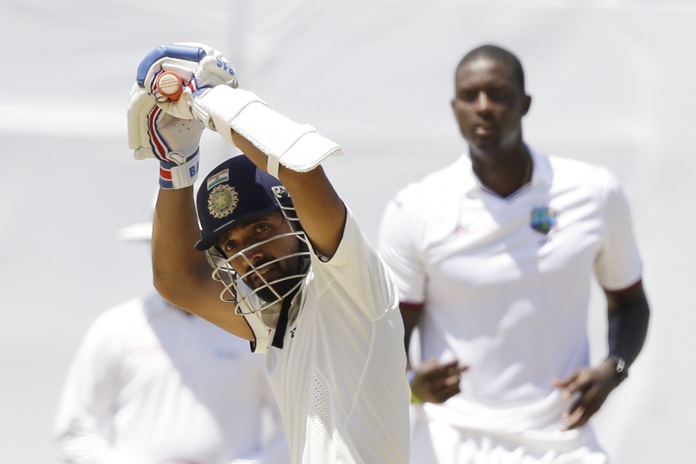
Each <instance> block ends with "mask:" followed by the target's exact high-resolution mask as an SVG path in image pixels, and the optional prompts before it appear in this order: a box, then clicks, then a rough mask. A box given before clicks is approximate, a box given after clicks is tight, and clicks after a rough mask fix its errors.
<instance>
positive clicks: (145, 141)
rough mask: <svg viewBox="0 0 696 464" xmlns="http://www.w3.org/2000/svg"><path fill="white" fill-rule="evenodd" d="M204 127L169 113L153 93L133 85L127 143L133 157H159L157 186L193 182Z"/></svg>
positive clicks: (176, 186)
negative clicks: (159, 104) (159, 103)
mask: <svg viewBox="0 0 696 464" xmlns="http://www.w3.org/2000/svg"><path fill="white" fill-rule="evenodd" d="M203 129H204V127H203V125H202V124H201V123H199V122H198V121H197V120H195V119H180V118H176V117H174V116H172V115H171V114H168V113H167V112H165V111H164V110H163V109H162V108H160V107H159V106H158V105H157V104H156V102H155V97H154V96H153V95H150V94H149V93H147V92H146V91H144V90H143V89H142V88H140V86H139V85H138V84H134V85H133V88H132V89H131V96H130V102H129V103H128V146H129V147H130V148H131V149H132V150H133V156H134V157H135V159H139V160H141V159H146V158H156V159H158V160H159V162H160V181H159V182H160V187H162V188H165V189H180V188H184V187H188V186H191V185H193V184H194V183H195V182H196V178H197V177H198V159H199V154H198V145H199V144H200V140H201V134H203Z"/></svg>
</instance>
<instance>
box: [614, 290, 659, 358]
mask: <svg viewBox="0 0 696 464" xmlns="http://www.w3.org/2000/svg"><path fill="white" fill-rule="evenodd" d="M649 320H650V306H649V304H648V300H647V298H646V296H645V293H644V291H643V288H642V285H638V286H637V287H636V288H634V289H631V290H630V291H629V292H625V294H624V295H623V296H622V297H620V298H616V297H610V298H609V320H608V340H609V354H610V355H614V356H618V357H620V358H622V359H624V360H625V361H626V363H627V364H628V365H629V366H630V365H631V364H633V361H635V359H636V358H637V357H638V354H639V353H640V351H641V350H642V348H643V344H644V342H645V337H646V335H647V331H648V322H649Z"/></svg>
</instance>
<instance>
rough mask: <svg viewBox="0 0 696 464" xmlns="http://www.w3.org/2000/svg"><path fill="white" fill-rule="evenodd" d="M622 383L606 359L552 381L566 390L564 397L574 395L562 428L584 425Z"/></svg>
mask: <svg viewBox="0 0 696 464" xmlns="http://www.w3.org/2000/svg"><path fill="white" fill-rule="evenodd" d="M620 383H621V379H620V378H619V377H618V376H617V375H616V370H615V368H614V366H613V365H612V364H611V361H605V362H604V363H603V364H601V365H600V366H599V367H597V368H591V367H585V368H582V369H578V370H576V371H574V372H572V373H571V374H570V375H569V376H568V378H566V379H564V380H561V379H554V380H553V384H554V385H555V386H556V387H558V388H561V389H563V396H564V397H565V398H572V397H575V398H574V399H573V401H572V403H571V405H570V407H569V408H568V409H567V410H566V411H565V412H564V413H563V416H562V419H563V430H570V429H574V428H577V427H580V426H582V425H585V424H586V423H587V421H589V420H590V418H591V417H592V416H593V415H594V414H595V413H596V412H597V411H599V408H601V407H602V405H603V404H604V401H606V399H607V397H608V396H609V393H611V392H612V391H613V390H614V389H615V388H616V387H617V386H618V385H619V384H620Z"/></svg>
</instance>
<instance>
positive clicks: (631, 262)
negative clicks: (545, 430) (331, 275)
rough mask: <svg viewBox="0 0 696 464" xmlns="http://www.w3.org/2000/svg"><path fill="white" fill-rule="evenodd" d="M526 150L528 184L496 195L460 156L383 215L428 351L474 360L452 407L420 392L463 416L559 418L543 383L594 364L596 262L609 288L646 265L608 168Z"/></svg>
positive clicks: (462, 420) (384, 236)
mask: <svg viewBox="0 0 696 464" xmlns="http://www.w3.org/2000/svg"><path fill="white" fill-rule="evenodd" d="M532 157H533V162H534V174H533V179H532V181H531V183H530V184H529V185H527V186H525V187H523V188H522V189H521V190H520V191H518V192H517V193H515V194H514V195H512V196H510V197H508V198H500V197H499V196H497V195H495V194H493V193H491V192H490V191H488V190H486V189H485V188H484V187H483V186H482V185H481V183H480V181H479V180H478V178H477V177H476V176H475V175H474V173H473V170H472V166H471V161H470V158H469V156H468V155H464V156H462V157H461V158H460V159H459V160H458V161H456V162H455V163H454V164H453V165H451V166H449V167H447V168H445V169H442V170H440V171H438V172H435V173H433V174H431V175H428V176H427V177H425V178H424V179H423V180H421V181H420V182H417V183H414V184H411V185H409V186H407V187H406V188H404V189H403V190H402V191H401V192H399V194H398V195H397V196H396V198H395V199H394V201H392V202H391V203H390V204H389V205H388V206H387V209H386V212H385V215H384V218H383V221H382V226H381V227H382V229H381V232H380V252H381V253H382V255H383V257H384V259H385V261H386V262H387V264H388V265H389V266H390V267H391V269H392V271H393V272H394V274H395V276H396V280H397V284H398V286H399V291H400V297H401V300H402V301H403V302H411V303H423V302H427V305H426V307H425V310H424V313H423V315H422V318H421V321H420V324H419V327H418V328H419V334H420V337H421V338H420V344H421V350H422V359H429V358H435V359H439V360H441V361H449V360H451V359H453V358H457V359H459V361H460V362H461V363H462V364H465V365H469V366H470V368H469V370H468V371H466V372H464V373H463V374H462V376H461V393H460V394H459V395H457V396H456V397H454V398H452V399H450V400H449V401H448V402H447V403H446V408H442V407H438V406H436V405H430V404H427V405H426V409H427V410H429V411H431V412H433V413H442V414H443V415H448V417H449V420H451V421H452V422H453V423H458V424H460V425H462V426H467V427H473V428H475V429H483V430H498V431H518V430H530V429H534V428H535V427H546V426H547V425H548V426H549V427H550V428H552V429H554V430H557V429H558V424H559V423H560V415H561V412H562V411H563V410H564V409H565V408H566V407H567V405H568V403H567V402H564V401H562V400H561V399H560V398H559V395H558V389H557V388H556V387H554V386H552V384H551V382H552V379H553V378H565V377H566V376H567V375H568V374H569V373H570V372H571V371H572V370H574V369H576V368H579V367H582V366H587V365H588V362H589V346H588V345H589V343H588V336H587V315H588V314H587V311H588V303H589V296H590V285H591V279H592V275H593V273H594V275H595V277H596V279H597V281H598V282H599V284H600V285H601V286H602V287H604V288H606V289H614V290H616V289H622V288H625V287H628V286H630V285H631V284H633V283H635V282H637V281H638V280H639V279H640V277H641V270H642V265H641V259H640V256H639V253H638V250H637V247H636V243H635V239H634V235H633V231H632V225H631V220H630V217H629V216H630V215H629V209H628V205H627V202H626V199H625V197H624V195H623V193H622V192H621V190H620V188H619V186H618V184H617V182H616V180H615V178H614V177H613V176H612V175H611V174H610V173H609V172H608V171H607V170H606V169H604V168H601V167H597V166H592V165H589V164H586V163H582V162H578V161H575V160H570V159H563V158H555V157H548V156H543V155H541V154H538V153H532ZM438 408H440V410H439V411H437V410H438ZM457 412H459V413H460V414H456V413H457Z"/></svg>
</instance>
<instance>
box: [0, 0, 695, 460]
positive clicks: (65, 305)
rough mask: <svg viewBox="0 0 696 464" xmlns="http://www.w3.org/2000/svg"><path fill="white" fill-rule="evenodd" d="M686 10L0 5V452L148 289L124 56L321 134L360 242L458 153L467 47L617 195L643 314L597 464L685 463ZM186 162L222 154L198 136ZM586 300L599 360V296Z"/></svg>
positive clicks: (691, 63) (690, 407)
mask: <svg viewBox="0 0 696 464" xmlns="http://www.w3.org/2000/svg"><path fill="white" fill-rule="evenodd" d="M695 24H696V5H695V4H694V2H693V1H674V0H672V1H670V0H654V1H648V0H642V1H640V0H633V1H630V0H625V1H621V0H615V1H608V0H607V1H599V0H594V1H593V0H553V1H552V0H547V1H542V0H527V1H524V0H519V1H501V0H486V1H483V0H481V1H467V0H333V1H326V0H247V1H243V0H196V1H190V2H184V1H181V0H166V1H165V0H150V1H144V0H137V1H136V0H118V1H117V0H105V1H87V0H64V1H61V2H54V1H50V0H21V1H20V0H4V1H3V4H2V6H1V7H0V38H1V42H0V43H2V57H1V58H0V59H1V60H2V68H1V69H2V72H0V89H1V90H0V91H1V92H2V97H1V98H0V160H1V162H2V169H1V170H0V195H1V198H2V200H0V262H1V267H0V311H1V312H2V319H0V375H1V376H2V377H1V379H2V380H0V451H2V453H1V455H2V461H3V462H5V463H13V464H14V463H27V464H43V463H47V464H52V463H55V459H54V457H53V454H54V451H53V444H52V442H51V427H52V422H53V416H54V413H55V407H56V402H57V399H58V395H59V392H60V388H61V386H62V382H63V379H64V376H65V374H66V370H67V367H68V364H69V362H70V360H71V357H72V355H73V353H74V352H75V350H76V348H77V345H78V343H79V341H80V338H81V337H82V335H83V334H84V331H85V330H86V328H87V326H88V325H89V324H90V323H91V321H92V320H93V319H94V318H95V317H96V316H97V315H98V314H99V313H100V312H102V311H103V310H105V309H107V308H109V307H111V306H113V305H115V304H117V303H120V302H122V301H124V300H126V299H128V298H130V297H132V296H135V295H138V294H141V293H144V292H145V291H146V290H147V289H148V288H149V287H150V280H151V273H150V263H149V249H148V247H147V246H146V245H142V244H139V245H136V244H129V243H123V242H121V241H119V240H118V238H117V231H118V229H119V228H121V227H124V226H127V225H129V224H132V223H137V222H143V221H148V220H149V219H150V214H151V210H152V197H153V193H154V191H155V188H156V183H157V163H156V162H155V161H152V160H147V161H135V160H133V158H132V154H131V152H130V150H129V149H128V146H127V140H126V105H127V102H128V92H129V89H130V87H131V85H132V82H133V80H134V77H135V69H136V67H137V64H138V62H139V61H140V59H141V58H142V57H143V56H144V55H145V54H146V53H147V52H149V51H150V50H151V49H152V48H154V47H156V46H158V45H161V44H164V43H169V42H180V41H196V42H204V43H207V44H209V45H211V46H213V47H215V48H217V49H219V50H221V51H222V52H224V53H225V55H226V56H227V57H228V58H229V59H230V61H231V62H232V63H233V65H234V66H235V68H236V69H237V72H238V74H239V77H240V82H241V86H242V87H245V88H248V89H250V90H253V91H254V92H256V93H257V94H258V95H259V96H261V97H262V98H263V99H265V100H266V101H267V102H269V103H270V104H271V106H273V107H274V108H276V109H277V110H279V111H281V112H283V113H285V114H286V115H288V116H290V117H292V118H293V119H296V120H298V121H300V122H308V123H311V124H313V125H314V126H315V127H317V128H318V129H319V130H320V131H321V132H322V133H323V134H325V135H327V136H329V137H331V138H333V139H335V140H337V141H339V142H340V143H341V144H342V145H343V146H344V148H345V149H346V151H347V155H346V156H344V157H340V158H334V159H331V160H329V161H327V162H326V163H325V167H326V169H327V171H328V172H329V174H330V176H331V177H332V179H333V180H334V182H335V185H336V187H337V189H338V190H339V193H340V194H341V195H342V196H343V197H344V199H345V200H346V202H347V203H348V204H349V205H350V207H351V208H352V209H353V210H354V212H355V214H356V216H357V217H358V220H359V222H360V223H361V224H362V225H363V227H364V229H365V231H366V232H367V234H368V236H369V237H370V238H371V239H372V240H373V241H375V240H376V235H377V228H378V222H379V218H380V215H381V213H382V209H383V208H384V206H385V204H386V202H387V201H388V199H389V197H390V196H391V195H392V194H393V193H394V192H395V191H396V190H397V189H399V188H400V187H402V186H404V185H405V184H406V183H407V182H409V181H411V180H415V179H417V178H419V177H421V176H422V175H423V174H425V173H426V172H429V171H432V170H434V169H436V168H439V167H442V166H444V165H446V164H448V163H450V162H452V161H453V160H454V159H456V157H457V156H459V155H460V154H461V153H462V152H463V150H464V148H465V145H464V143H463V141H462V139H461V137H460V136H459V133H458V130H457V128H456V126H455V123H454V118H453V116H452V114H451V111H450V106H449V99H450V98H451V95H452V88H453V73H454V68H455V66H456V64H457V62H458V61H459V59H460V58H461V56H462V55H463V54H464V53H465V52H466V51H468V50H469V49H470V48H472V47H474V46H476V45H479V44H482V43H487V42H491V43H496V44H499V45H503V46H505V47H507V48H509V49H511V50H512V51H513V52H515V53H517V54H518V56H519V57H520V58H521V60H522V62H523V64H524V66H525V70H526V73H527V88H528V91H529V93H531V95H532V96H533V98H534V100H533V104H532V108H531V111H530V113H529V115H528V116H527V118H526V120H525V125H524V130H525V136H526V139H527V141H528V143H530V144H531V145H532V146H533V147H535V148H536V149H537V150H539V151H542V152H546V153H549V154H555V155H562V156H570V157H575V158H579V159H583V160H586V161H589V162H591V163H598V164H603V165H605V166H607V167H608V168H609V169H611V170H612V171H613V172H614V173H615V174H616V175H617V176H618V177H619V179H620V180H621V182H622V183H623V185H624V188H625V190H626V192H627V195H628V197H629V199H630V201H631V203H632V208H633V217H634V221H635V225H636V234H637V237H638V241H639V245H640V246H641V249H642V252H643V256H644V260H645V274H644V279H645V286H646V289H647V291H648V294H649V298H650V300H651V303H652V307H653V319H652V325H651V327H650V332H649V336H648V340H647V344H646V346H645V349H644V352H643V354H642V355H641V357H640V358H639V360H638V362H637V363H636V364H635V365H634V367H633V369H632V372H631V376H630V379H629V381H627V382H626V383H624V384H623V385H622V386H621V387H620V388H619V389H618V390H616V391H615V393H614V394H613V395H612V396H611V397H610V400H609V402H608V403H607V404H606V405H605V407H604V409H603V410H602V411H600V413H599V414H598V416H596V420H595V424H596V427H597V430H598V434H599V437H600V440H601V442H602V443H603V444H604V445H605V447H606V448H607V449H608V451H609V453H610V455H611V457H612V458H613V463H614V464H617V463H618V464H622V463H631V464H654V463H687V462H693V453H691V452H690V451H689V450H690V448H691V445H692V444H691V443H690V442H691V441H693V438H694V437H696V425H694V422H693V421H692V420H690V419H691V417H690V416H691V415H692V414H693V412H694V411H696V399H695V395H694V394H693V393H692V390H693V388H692V384H691V382H692V381H693V380H694V379H695V378H696V376H694V375H693V373H692V372H693V370H694V368H695V365H696V361H695V360H694V359H695V357H696V337H695V336H694V334H693V327H694V325H695V323H696V304H695V303H696V301H695V300H696V297H694V290H693V286H694V285H695V284H696V282H695V279H694V272H693V270H692V269H693V266H694V262H696V247H695V246H694V242H693V241H694V236H696V231H695V230H694V226H695V225H696V221H695V220H694V218H693V215H694V206H693V198H694V197H695V196H696V182H695V181H694V180H693V177H694V173H696V150H695V149H694V146H695V145H694V142H695V140H694V137H695V136H694V133H696V131H695V130H694V127H695V126H696V111H694V110H695V108H696V93H695V92H694V86H695V77H694V76H696V60H695V59H694V53H693V51H694V48H693V47H694V44H695V43H696V27H695V26H694V25H695ZM203 142H204V143H203V151H204V153H203V169H204V170H207V169H210V168H212V167H213V166H214V165H216V164H217V163H218V162H219V161H221V160H222V159H224V157H225V156H227V155H228V154H230V153H231V152H232V150H231V148H230V147H228V146H226V145H225V143H224V142H223V141H222V139H219V137H217V136H215V135H214V134H206V137H205V138H204V141H203ZM598 295H599V294H596V295H595V297H594V298H593V307H592V308H591V315H590V319H591V327H592V328H593V330H594V332H593V335H592V340H593V345H592V347H593V357H594V359H599V358H601V357H602V356H603V355H604V350H605V342H604V338H605V330H606V323H605V321H604V314H603V311H604V308H603V301H602V299H601V298H600V297H599V296H598Z"/></svg>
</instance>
